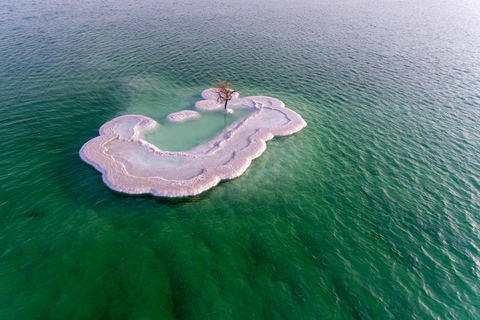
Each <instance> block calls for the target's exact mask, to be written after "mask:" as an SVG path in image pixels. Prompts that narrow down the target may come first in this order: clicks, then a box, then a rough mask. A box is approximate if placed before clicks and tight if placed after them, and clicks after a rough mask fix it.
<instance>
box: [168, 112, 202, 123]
mask: <svg viewBox="0 0 480 320" xmlns="http://www.w3.org/2000/svg"><path fill="white" fill-rule="evenodd" d="M198 117H200V114H199V113H198V112H197V111H193V110H183V111H179V112H174V113H170V114H169V115H168V116H167V120H169V121H172V122H183V121H186V120H190V119H195V118H198Z"/></svg>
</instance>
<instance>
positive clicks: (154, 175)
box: [80, 89, 307, 197]
mask: <svg viewBox="0 0 480 320" xmlns="http://www.w3.org/2000/svg"><path fill="white" fill-rule="evenodd" d="M202 97H203V98H204V99H205V100H201V101H198V102H197V103H196V105H195V107H196V108H197V109H199V110H215V109H219V108H222V107H223V106H222V105H220V104H218V103H217V102H216V97H215V93H214V92H213V89H207V90H205V91H203V92H202ZM228 106H229V108H232V109H233V110H234V109H235V108H252V109H253V111H252V112H251V113H250V114H249V115H248V116H247V117H245V118H241V119H239V120H238V121H237V122H235V123H233V124H232V125H230V126H229V127H227V128H225V129H224V130H223V131H222V132H221V133H220V134H219V135H218V136H217V137H215V138H213V139H212V140H210V141H208V142H206V143H204V144H202V145H200V146H198V147H195V148H194V149H191V150H189V151H182V152H171V151H163V150H160V149H158V148H157V147H155V146H154V145H152V144H150V143H148V142H147V141H145V140H142V139H140V138H139V137H140V134H141V133H142V132H146V131H149V130H152V129H153V128H154V127H155V126H156V125H157V122H155V121H154V120H153V119H150V118H148V117H144V116H141V115H126V116H121V117H118V118H115V119H113V120H111V121H109V122H107V123H105V124H104V125H103V126H102V127H101V128H100V136H98V137H96V138H93V139H92V140H90V141H88V142H87V143H85V144H84V145H83V147H82V148H81V150H80V157H81V158H82V159H83V160H84V161H85V162H87V163H89V164H91V165H92V166H93V167H95V168H96V169H97V170H98V171H100V172H101V173H102V177H103V181H104V182H105V184H107V185H108V186H109V187H110V188H111V189H113V190H116V191H119V192H124V193H129V194H145V193H151V194H153V195H155V196H161V197H185V196H193V195H197V194H199V193H202V192H203V191H205V190H208V189H210V188H212V187H214V186H216V185H217V184H218V183H219V182H220V181H221V180H227V179H233V178H236V177H238V176H240V175H241V174H242V173H244V172H245V170H246V169H247V168H248V166H249V165H250V163H251V161H252V160H253V159H255V158H257V157H259V156H260V155H261V154H262V153H263V152H264V151H265V149H266V141H268V140H270V139H272V138H273V137H274V136H285V135H290V134H293V133H295V132H297V131H300V130H301V129H302V128H304V127H305V126H306V125H307V124H306V122H305V121H304V120H303V119H302V117H301V116H300V115H299V114H297V113H296V112H294V111H292V110H290V109H288V108H285V105H284V104H283V102H281V101H280V100H277V99H275V98H270V97H265V96H253V97H246V98H238V95H237V96H236V97H235V98H234V99H232V101H230V102H229V105H228ZM185 111H188V110H184V111H180V112H176V113H174V114H173V115H174V117H173V118H175V120H172V119H170V120H171V121H184V120H186V119H189V118H191V117H196V116H198V114H197V115H195V113H196V112H195V111H192V112H185ZM171 115H172V114H171Z"/></svg>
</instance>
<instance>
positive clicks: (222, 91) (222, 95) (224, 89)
mask: <svg viewBox="0 0 480 320" xmlns="http://www.w3.org/2000/svg"><path fill="white" fill-rule="evenodd" d="M214 85H215V89H214V91H215V93H216V94H217V95H218V97H217V102H218V103H224V102H225V110H227V103H228V101H229V100H232V98H233V94H234V93H235V92H237V90H236V89H230V88H229V87H230V86H231V85H232V82H229V81H225V80H218V81H217V82H215V83H214Z"/></svg>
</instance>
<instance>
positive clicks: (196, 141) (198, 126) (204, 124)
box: [141, 108, 251, 151]
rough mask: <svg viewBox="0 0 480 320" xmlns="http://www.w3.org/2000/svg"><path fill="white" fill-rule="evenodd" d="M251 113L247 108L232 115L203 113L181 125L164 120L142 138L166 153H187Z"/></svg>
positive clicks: (217, 111) (219, 111)
mask: <svg viewBox="0 0 480 320" xmlns="http://www.w3.org/2000/svg"><path fill="white" fill-rule="evenodd" d="M250 112H251V110H249V109H247V108H237V109H235V112H234V113H231V114H225V113H223V112H222V110H215V111H203V112H200V117H199V118H196V119H190V120H186V121H183V122H180V123H177V122H172V121H168V120H166V119H164V120H162V121H160V122H159V125H158V126H157V127H156V128H155V129H154V130H153V131H150V132H147V133H146V134H144V135H143V136H142V137H141V138H142V139H145V140H146V141H148V142H150V143H151V144H153V145H155V146H156V147H158V148H159V149H161V150H164V151H187V150H190V149H192V148H194V147H196V146H198V145H200V144H202V143H204V142H207V141H209V140H211V139H213V138H214V137H215V136H217V135H218V134H220V132H222V130H224V129H225V128H227V127H228V126H229V125H231V124H232V123H234V122H235V121H237V120H239V119H240V118H243V117H246V116H247V115H248V114H249V113H250Z"/></svg>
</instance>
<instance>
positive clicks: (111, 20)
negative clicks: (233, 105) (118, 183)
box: [0, 0, 480, 319]
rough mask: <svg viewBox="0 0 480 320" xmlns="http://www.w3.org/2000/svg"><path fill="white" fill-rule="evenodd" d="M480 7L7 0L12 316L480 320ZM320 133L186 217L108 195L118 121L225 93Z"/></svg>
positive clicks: (1, 260) (0, 144)
mask: <svg viewBox="0 0 480 320" xmlns="http://www.w3.org/2000/svg"><path fill="white" fill-rule="evenodd" d="M479 16H480V5H479V4H478V2H476V1H470V0H460V1H451V0H446V1H441V2H439V1H424V0H421V1H374V2H372V1H362V0H351V1H342V2H327V1H322V0H320V1H308V0H302V1H300V2H295V3H294V2H287V1H276V2H268V1H261V2H253V1H247V0H245V1H240V2H236V3H235V4H233V3H225V2H211V1H210V2H207V1H203V0H194V1H190V2H187V1H182V2H174V3H172V4H165V3H160V2H155V1H144V0H141V1H137V2H135V3H133V2H132V3H129V2H126V1H122V0H120V1H115V2H113V1H110V2H109V1H95V0H94V1H89V2H80V1H73V0H72V1H60V0H51V1H48V2H47V3H44V2H37V1H26V0H15V1H13V0H4V1H3V2H2V3H1V4H0V55H1V59H0V97H1V100H0V110H1V112H2V114H1V118H0V137H1V139H0V154H1V157H0V178H1V186H0V288H1V290H0V319H478V318H480V307H479V306H480V298H479V296H480V281H479V276H480V229H479V221H480V197H479V194H480V178H479V172H480V162H479V157H478V150H480V134H479V131H478V121H479V120H478V119H479V117H480V112H479V106H480V82H479V79H480V42H479V41H478V40H479V39H480V19H478V17H479ZM219 77H220V78H229V79H232V80H235V82H236V84H237V85H238V87H239V88H242V90H241V91H240V93H241V95H242V96H248V95H266V96H271V97H275V98H277V99H280V100H282V101H283V102H284V103H285V105H286V106H287V107H289V108H291V109H293V110H295V111H296V112H298V113H299V114H301V115H302V117H303V118H304V119H305V120H306V121H307V123H308V126H307V127H306V128H305V129H304V130H302V131H301V132H299V133H297V134H295V135H292V136H288V137H282V138H276V139H274V140H272V141H269V142H268V143H267V146H268V147H267V150H266V152H265V153H264V154H263V155H262V156H261V157H260V158H258V159H256V160H255V161H253V163H252V165H251V166H250V167H249V169H248V170H247V171H246V172H245V174H244V175H242V176H241V177H240V178H237V179H234V180H232V181H228V182H224V183H221V184H220V185H219V186H217V187H215V188H213V189H212V190H209V191H207V192H205V193H203V194H201V195H199V196H197V197H192V198H186V199H181V200H169V199H162V198H154V197H151V196H135V197H133V196H129V195H124V194H119V193H116V192H113V191H111V190H110V189H108V188H107V187H106V186H105V184H104V183H103V181H102V178H101V174H100V173H99V172H97V171H96V170H95V169H94V168H92V167H91V166H89V165H87V164H85V163H84V162H83V161H82V160H81V159H80V158H79V156H78V151H79V150H80V148H81V146H82V145H83V144H84V143H85V142H86V141H88V140H90V139H91V138H93V137H95V136H97V135H98V129H99V128H100V126H101V125H102V124H103V123H105V122H106V121H109V120H111V119H112V118H114V117H117V116H119V115H123V114H143V115H145V116H149V117H152V118H154V119H157V120H160V119H163V118H164V117H165V116H166V115H168V114H169V113H172V112H177V111H180V110H183V109H189V108H191V106H192V105H193V104H194V103H195V101H197V100H198V99H200V93H201V92H202V90H204V89H206V88H208V87H210V86H211V84H212V83H213V82H214V81H216V79H217V78H219Z"/></svg>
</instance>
